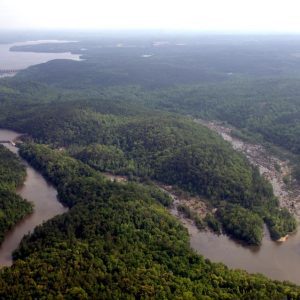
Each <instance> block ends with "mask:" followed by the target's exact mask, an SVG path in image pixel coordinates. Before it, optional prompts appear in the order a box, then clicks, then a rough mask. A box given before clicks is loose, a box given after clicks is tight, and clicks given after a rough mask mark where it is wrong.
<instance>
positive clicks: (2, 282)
mask: <svg viewBox="0 0 300 300" xmlns="http://www.w3.org/2000/svg"><path fill="white" fill-rule="evenodd" d="M21 155H22V156H23V157H25V158H26V159H28V161H29V162H30V163H32V164H33V165H34V166H35V167H36V168H38V169H39V170H40V171H41V172H42V173H43V174H44V175H45V176H46V177H47V178H48V179H49V180H50V181H52V182H53V183H54V184H55V185H56V187H57V189H58V192H59V198H60V199H61V201H63V202H64V203H66V204H67V205H69V206H70V207H71V209H70V211H69V213H67V214H64V215H61V216H58V217H56V218H54V219H53V220H51V221H48V222H47V223H46V224H44V225H43V226H40V227H38V228H37V229H36V230H35V232H34V234H32V235H31V236H28V237H26V238H25V239H24V240H23V241H22V244H21V246H20V248H19V250H18V251H16V252H15V254H14V257H15V264H14V265H13V266H12V267H11V268H5V269H4V270H3V271H2V273H1V277H0V286H1V289H0V295H1V296H2V297H5V298H6V299H16V298H18V299H25V298H42V297H45V296H47V297H48V298H49V297H50V298H51V297H52V298H66V299H74V298H76V299H88V298H97V299H108V298H109V299H120V298H121V299H126V298H157V299H162V298H169V299H171V298H172V299H174V298H175V299H176V298H177V299H201V298H203V299H216V298H228V299H236V298H240V299H243V298H244V299H255V298H272V299H281V298H282V297H285V296H286V297H288V298H290V299H293V298H295V299H296V297H297V296H298V295H299V293H300V290H299V289H298V288H297V287H295V286H293V285H290V284H281V283H278V282H272V281H269V280H267V279H266V278H265V277H263V276H261V275H248V274H247V273H245V272H243V271H230V270H228V268H226V267H225V266H224V265H222V264H213V263H210V262H209V261H208V260H205V259H204V258H202V257H201V256H199V255H196V254H195V253H193V252H192V251H191V250H190V248H189V245H188V234H187V232H186V230H185V229H184V228H183V227H182V226H181V225H180V224H179V222H178V221H176V220H175V219H174V218H173V217H171V216H170V215H169V213H168V212H167V211H166V210H165V208H164V207H163V206H162V205H161V204H160V201H157V199H160V198H161V197H160V196H159V192H158V194H157V193H152V194H150V193H149V192H150V190H149V189H148V188H145V187H144V186H142V185H140V184H137V183H129V184H124V183H114V182H110V181H107V180H105V179H104V178H103V177H102V176H101V174H99V173H98V172H96V171H94V170H92V169H91V168H90V167H88V166H86V165H85V164H83V163H81V162H79V161H77V160H74V159H72V158H70V157H69V156H68V155H66V154H63V153H62V152H61V151H57V150H51V149H49V148H48V147H46V146H43V145H33V144H31V145H27V146H23V147H22V148H21ZM70 274H71V275H70ZM29 278H30V280H28V279H29Z"/></svg>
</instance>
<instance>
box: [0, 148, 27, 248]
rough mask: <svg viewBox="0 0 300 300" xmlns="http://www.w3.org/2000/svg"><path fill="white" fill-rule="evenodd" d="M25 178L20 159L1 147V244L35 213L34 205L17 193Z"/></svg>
mask: <svg viewBox="0 0 300 300" xmlns="http://www.w3.org/2000/svg"><path fill="white" fill-rule="evenodd" d="M25 176H26V170H25V167H24V165H23V164H22V162H21V161H20V159H19V158H18V157H17V156H16V155H15V154H13V153H12V152H11V151H10V150H8V149H6V148H5V147H4V146H3V145H0V244H1V243H2V241H3V239H4V236H5V233H6V232H7V231H8V230H9V229H11V228H12V227H13V226H14V225H15V224H16V223H17V222H18V221H20V220H22V219H23V218H24V216H26V215H27V214H30V213H31V212H32V211H33V206H32V204H31V203H29V202H27V201H26V200H24V199H22V198H21V197H20V196H19V195H17V193H16V188H17V187H19V186H20V185H22V184H23V182H24V180H25Z"/></svg>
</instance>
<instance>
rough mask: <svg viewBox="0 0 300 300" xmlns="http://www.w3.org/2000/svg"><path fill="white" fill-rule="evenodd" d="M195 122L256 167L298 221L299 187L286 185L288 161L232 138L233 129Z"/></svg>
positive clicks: (219, 123) (218, 124)
mask: <svg viewBox="0 0 300 300" xmlns="http://www.w3.org/2000/svg"><path fill="white" fill-rule="evenodd" d="M195 122H197V123H199V124H201V125H204V126H206V127H208V128H209V129H211V130H213V131H214V132H216V133H218V134H219V135H221V136H222V137H223V139H224V140H225V141H228V142H229V143H230V144H231V145H232V147H233V148H234V149H235V150H237V151H240V152H242V153H243V154H244V155H245V156H246V157H247V159H248V160H249V162H250V163H251V164H252V165H254V166H257V167H258V168H259V171H260V173H261V175H263V176H264V177H265V178H266V179H267V180H269V181H270V183H271V184H272V186H273V191H274V194H275V196H276V197H277V198H278V200H279V203H280V206H281V207H285V208H287V209H288V210H289V211H290V212H291V213H292V214H294V215H295V216H296V217H297V218H298V220H300V186H299V185H297V184H295V182H294V183H293V184H287V180H286V179H287V178H289V177H290V176H291V173H292V169H291V166H290V161H289V160H288V159H286V160H283V159H281V158H279V157H276V156H274V155H273V154H270V153H269V152H268V150H267V149H266V148H265V147H264V146H262V145H259V144H252V143H249V142H245V141H243V140H241V139H239V138H237V137H235V136H233V134H232V133H233V131H234V128H232V127H227V126H224V125H223V124H222V123H221V122H217V121H204V120H200V119H195Z"/></svg>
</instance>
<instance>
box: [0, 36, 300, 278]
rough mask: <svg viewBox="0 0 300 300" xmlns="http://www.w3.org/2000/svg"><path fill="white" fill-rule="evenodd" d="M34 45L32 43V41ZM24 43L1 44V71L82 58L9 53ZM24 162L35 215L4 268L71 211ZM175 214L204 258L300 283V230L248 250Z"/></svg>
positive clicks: (3, 254)
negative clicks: (40, 229)
mask: <svg viewBox="0 0 300 300" xmlns="http://www.w3.org/2000/svg"><path fill="white" fill-rule="evenodd" d="M39 42H41V41H39ZM47 42H49V41H47ZM30 43H31V44H32V42H30ZM34 43H37V42H34ZM24 44H26V43H19V44H9V45H8V44H6V45H0V69H1V68H3V69H4V68H5V69H23V68H26V67H28V66H31V65H34V64H38V63H43V62H47V61H49V60H52V59H58V58H64V59H75V60H79V56H78V55H73V54H70V53H28V52H27V53H25V52H10V51H9V49H10V47H12V46H16V45H24ZM17 137H18V134H17V133H15V132H13V131H8V130H0V139H2V140H13V139H15V138H17ZM223 137H224V136H223ZM7 147H8V148H9V149H10V150H12V151H13V152H15V153H17V148H16V147H13V146H11V145H7ZM24 163H25V164H26V168H27V178H26V181H25V183H24V185H23V186H22V187H20V188H19V189H18V193H19V195H20V196H22V197H23V198H26V199H28V200H29V201H31V202H33V203H34V206H35V207H34V213H33V214H31V215H29V216H28V217H26V218H25V219H24V220H23V221H21V222H20V223H18V224H17V225H16V226H15V227H14V228H13V229H12V230H11V231H10V232H8V233H7V235H6V238H5V240H4V242H3V244H2V246H1V248H0V265H2V266H4V265H5V266H9V265H11V264H12V257H11V254H12V252H13V250H15V249H16V248H17V247H18V245H19V243H20V241H21V239H22V237H23V236H24V235H25V234H27V233H28V232H32V230H33V229H34V228H35V227H36V226H37V225H39V224H41V223H43V221H46V220H48V219H50V218H52V217H54V216H55V215H59V214H62V213H64V212H66V211H67V208H65V207H63V206H62V205H61V204H60V203H59V202H58V201H57V197H56V195H57V193H56V190H55V189H54V187H53V186H52V185H50V184H49V183H47V182H46V180H45V179H44V178H43V177H42V176H41V175H40V174H39V173H37V172H36V171H35V170H34V169H32V168H31V167H30V166H29V165H28V164H27V163H26V162H24ZM122 181H123V179H122ZM172 213H173V214H174V215H176V216H177V217H178V218H179V219H180V220H181V222H182V223H183V224H184V225H185V226H186V227H187V229H188V231H189V234H190V242H191V247H192V248H193V249H194V250H195V251H197V252H198V253H200V254H202V255H203V256H204V257H206V258H209V259H210V260H212V261H215V262H223V263H225V264H226V265H228V266H229V267H231V268H239V269H245V270H247V271H248V272H250V273H262V274H265V275H267V276H268V277H270V278H273V279H278V280H289V281H291V282H294V283H298V284H300V232H299V231H298V233H297V234H295V235H294V236H290V237H289V239H288V241H287V242H285V243H276V242H273V241H272V240H271V239H270V237H269V235H268V232H267V231H265V236H264V238H263V241H262V246H261V247H259V248H258V247H245V246H242V245H241V244H240V243H237V242H236V241H234V240H232V239H230V238H229V237H227V236H225V235H220V236H218V235H215V234H214V233H212V232H206V231H199V230H198V229H197V228H196V227H195V226H194V225H193V224H192V222H190V221H189V220H186V219H184V218H182V217H181V216H179V215H178V212H177V210H176V209H175V208H174V209H173V210H172Z"/></svg>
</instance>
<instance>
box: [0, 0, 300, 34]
mask: <svg viewBox="0 0 300 300" xmlns="http://www.w3.org/2000/svg"><path fill="white" fill-rule="evenodd" d="M16 28H22V29H26V28H35V29H43V28H68V29H71V28H75V29H77V28H85V29H90V28H93V29H106V28H112V29H119V28H124V29H132V28H141V29H143V28H155V29H183V30H185V29H195V30H205V31H207V30H209V31H210V30H212V31H279V32H288V31H289V32H300V1H299V0H284V1H282V0H205V1H204V0H182V1H181V0H147V1H146V0H84V1H77V0H0V29H16Z"/></svg>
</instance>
